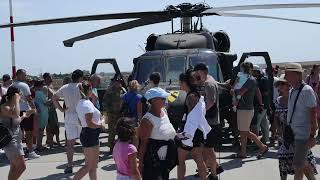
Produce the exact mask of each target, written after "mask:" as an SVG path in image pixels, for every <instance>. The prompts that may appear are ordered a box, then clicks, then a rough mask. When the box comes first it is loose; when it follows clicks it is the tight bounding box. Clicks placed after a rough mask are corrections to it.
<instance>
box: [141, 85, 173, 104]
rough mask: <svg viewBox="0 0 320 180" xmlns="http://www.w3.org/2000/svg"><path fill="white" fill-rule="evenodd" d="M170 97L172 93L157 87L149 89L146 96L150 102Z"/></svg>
mask: <svg viewBox="0 0 320 180" xmlns="http://www.w3.org/2000/svg"><path fill="white" fill-rule="evenodd" d="M168 96H170V93H168V92H166V91H165V90H164V89H162V88H159V87H155V88H151V89H149V90H148V91H147V92H146V93H145V94H144V97H145V98H146V99H147V100H148V101H149V100H150V99H153V98H165V99H166V98H167V97H168Z"/></svg>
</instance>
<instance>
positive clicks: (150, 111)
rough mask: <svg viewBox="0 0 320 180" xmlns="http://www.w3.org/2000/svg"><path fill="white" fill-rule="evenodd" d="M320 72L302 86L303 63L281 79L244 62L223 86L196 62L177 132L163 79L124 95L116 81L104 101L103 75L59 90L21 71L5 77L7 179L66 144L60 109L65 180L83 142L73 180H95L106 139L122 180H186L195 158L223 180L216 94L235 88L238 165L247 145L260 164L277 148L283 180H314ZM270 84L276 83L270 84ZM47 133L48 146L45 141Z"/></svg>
mask: <svg viewBox="0 0 320 180" xmlns="http://www.w3.org/2000/svg"><path fill="white" fill-rule="evenodd" d="M319 67H320V66H319V65H314V66H313V68H312V71H311V73H310V75H308V76H307V78H306V79H305V80H303V73H304V70H303V69H302V67H301V65H300V64H297V63H289V64H287V65H286V67H285V73H284V74H280V73H279V71H280V70H279V67H274V68H273V73H274V74H273V76H274V77H268V75H266V74H265V72H263V70H262V69H261V68H260V67H259V66H257V65H253V64H252V63H250V62H244V63H242V64H241V66H240V72H239V73H238V75H237V77H236V79H234V80H232V81H227V82H225V83H219V82H217V81H216V80H215V79H214V78H213V77H212V76H211V75H210V74H209V73H208V72H209V69H208V67H207V66H206V65H205V64H202V63H201V64H197V65H195V66H194V67H193V68H190V69H188V70H187V71H186V72H184V73H182V74H180V76H179V85H180V90H181V91H185V93H186V98H185V102H184V111H183V112H182V113H183V118H182V119H181V122H179V123H178V124H179V126H178V128H175V127H174V126H173V125H172V122H171V121H170V118H169V116H168V112H167V109H166V108H167V107H168V97H169V96H170V93H169V92H167V91H166V90H165V89H162V88H161V87H160V86H159V83H160V82H161V76H160V74H159V73H157V72H154V73H152V74H150V76H149V84H148V85H147V86H144V87H141V86H140V84H139V82H138V81H136V80H133V79H131V78H129V80H128V83H127V85H128V87H127V86H126V85H125V83H124V82H123V80H122V79H118V78H117V77H114V78H113V79H112V80H111V83H110V86H109V87H108V89H106V91H105V94H104V97H103V99H101V98H100V99H99V95H98V91H97V88H98V87H99V85H100V81H101V77H100V76H99V75H97V74H93V75H91V76H90V77H84V74H83V72H82V71H81V70H75V71H74V72H73V73H72V75H71V79H65V80H64V85H63V86H62V87H61V88H60V89H58V90H57V91H55V90H54V89H53V87H52V77H51V75H50V74H49V73H44V74H43V77H42V79H41V80H35V81H33V82H32V83H30V82H28V81H27V73H26V71H25V70H23V69H19V70H18V71H17V74H16V79H15V80H14V81H13V80H12V79H11V77H10V76H9V75H4V76H3V78H2V80H3V83H2V85H1V91H0V95H1V106H0V107H1V110H0V126H2V127H5V128H7V129H9V131H10V135H11V136H12V139H11V140H10V141H9V142H7V143H6V144H5V145H3V151H4V152H5V154H6V156H7V158H8V159H9V161H10V171H9V175H8V179H10V180H14V179H19V177H20V176H21V175H22V173H23V172H24V171H25V169H26V165H25V157H26V158H29V159H35V158H39V157H40V155H39V154H41V152H43V151H50V148H56V147H60V146H61V143H60V139H59V122H58V116H57V112H56V109H58V110H59V111H61V112H63V113H64V127H65V138H66V145H65V147H66V152H67V161H68V164H67V166H66V168H65V170H64V172H65V173H66V174H69V173H73V165H74V164H73V154H74V145H75V144H76V140H77V139H80V142H81V145H82V147H83V153H84V156H85V165H84V166H83V167H81V169H80V170H78V172H77V173H76V174H75V176H74V179H76V180H78V179H82V178H83V177H84V176H85V175H86V174H88V175H89V177H90V179H91V180H95V179H97V165H98V162H99V147H100V141H99V136H100V133H106V132H107V133H108V134H109V135H108V139H107V141H108V146H109V148H110V155H112V156H113V159H114V161H115V164H116V166H117V179H118V180H131V179H134V180H139V179H144V180H153V179H159V180H161V179H163V180H165V179H169V173H170V171H171V170H172V169H174V168H175V167H176V166H177V177H178V180H183V179H184V177H185V174H186V169H187V166H186V163H185V161H186V159H187V158H188V156H189V155H190V154H191V155H192V158H193V160H194V161H195V163H196V165H197V176H198V177H199V179H201V180H205V179H210V180H215V179H218V175H219V174H220V173H222V172H223V171H224V170H223V168H222V166H221V165H220V164H219V163H218V161H217V156H216V152H215V147H216V144H217V142H219V143H220V142H222V140H221V139H222V137H221V133H219V132H220V131H222V130H221V129H222V127H221V124H224V121H225V119H223V118H221V117H224V116H223V115H221V114H220V109H219V108H220V106H219V103H220V102H219V92H220V90H221V87H224V88H227V89H228V90H230V95H231V96H232V105H231V106H230V113H233V114H234V115H235V117H236V118H234V119H233V120H229V121H228V122H229V126H230V128H231V129H232V132H233V133H232V135H233V138H234V139H235V141H237V142H239V144H240V151H239V153H236V154H234V155H232V158H241V159H244V158H247V157H248V153H247V144H252V142H254V143H255V144H256V145H257V147H258V149H259V150H258V153H257V155H256V156H257V158H258V159H260V158H262V157H264V155H265V154H266V153H267V152H268V151H269V147H270V146H274V145H277V147H278V160H279V174H280V177H281V179H282V180H285V179H287V175H294V176H295V180H302V179H303V176H304V175H305V176H306V177H307V178H308V179H309V180H314V179H315V174H317V169H316V162H315V157H314V155H313V153H312V151H311V149H312V147H314V146H315V144H316V136H317V130H318V122H320V114H319V113H320V100H319V95H320V69H319ZM271 78H273V79H274V84H271V86H268V83H270V82H272V81H270V79H271ZM268 87H273V89H270V88H268ZM126 88H128V90H127V89H126ZM62 101H63V104H62ZM105 124H107V128H106V127H105ZM45 134H46V143H45V144H47V146H44V143H43V137H44V135H45ZM260 135H261V136H262V137H261V138H260ZM54 136H55V138H56V139H55V140H56V141H54V140H53V138H54ZM2 143H4V142H1V143H0V145H2ZM23 143H25V144H26V149H24V148H23Z"/></svg>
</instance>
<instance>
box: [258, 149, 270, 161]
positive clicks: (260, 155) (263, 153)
mask: <svg viewBox="0 0 320 180" xmlns="http://www.w3.org/2000/svg"><path fill="white" fill-rule="evenodd" d="M268 151H269V148H268V147H267V148H266V149H265V150H264V151H263V152H260V153H259V154H258V155H257V159H261V158H262V157H263V156H264V155H265V154H266V153H267V152H268Z"/></svg>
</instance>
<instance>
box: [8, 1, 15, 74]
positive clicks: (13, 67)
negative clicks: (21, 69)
mask: <svg viewBox="0 0 320 180" xmlns="http://www.w3.org/2000/svg"><path fill="white" fill-rule="evenodd" d="M9 5H10V23H11V24H12V23H13V12H12V0H9ZM10 37H11V57H12V78H15V77H16V57H15V51H14V30H13V27H12V26H11V27H10Z"/></svg>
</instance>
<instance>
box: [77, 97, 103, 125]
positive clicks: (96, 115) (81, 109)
mask: <svg viewBox="0 0 320 180" xmlns="http://www.w3.org/2000/svg"><path fill="white" fill-rule="evenodd" d="M76 111H77V114H78V117H79V119H80V122H81V126H82V127H88V125H87V121H86V117H85V116H86V114H89V113H92V114H93V117H92V119H93V122H94V123H96V124H101V123H102V122H101V113H100V111H99V110H98V109H97V108H96V107H95V106H94V105H93V103H92V102H91V101H90V100H88V99H81V100H80V101H79V103H78V105H77V107H76Z"/></svg>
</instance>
